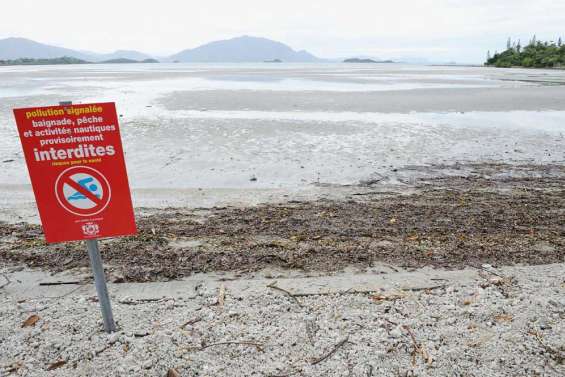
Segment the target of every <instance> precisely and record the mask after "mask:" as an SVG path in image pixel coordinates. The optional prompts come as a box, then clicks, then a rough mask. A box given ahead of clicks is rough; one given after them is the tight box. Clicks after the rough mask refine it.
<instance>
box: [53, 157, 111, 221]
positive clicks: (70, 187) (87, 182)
mask: <svg viewBox="0 0 565 377" xmlns="http://www.w3.org/2000/svg"><path fill="white" fill-rule="evenodd" d="M55 196H56V197H57V201H58V202H59V204H60V205H61V206H62V207H63V208H64V209H65V210H67V211H68V212H70V213H72V214H75V215H79V216H92V215H96V214H98V213H100V212H102V211H103V210H104V209H105V208H106V207H107V206H108V204H109V203H110V200H111V197H112V190H111V188H110V183H109V182H108V180H107V179H106V177H105V176H104V175H103V174H102V173H100V172H99V171H97V170H95V169H93V168H90V167H87V166H75V167H72V168H69V169H67V170H65V171H63V172H62V173H61V174H60V175H59V177H58V178H57V180H56V181H55Z"/></svg>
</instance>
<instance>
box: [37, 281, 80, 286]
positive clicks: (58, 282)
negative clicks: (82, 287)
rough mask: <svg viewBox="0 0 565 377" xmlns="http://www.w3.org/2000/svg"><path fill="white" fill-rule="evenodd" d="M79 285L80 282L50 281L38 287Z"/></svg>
mask: <svg viewBox="0 0 565 377" xmlns="http://www.w3.org/2000/svg"><path fill="white" fill-rule="evenodd" d="M75 284H80V281H52V282H49V281H48V282H43V283H39V285H40V286H51V285H75Z"/></svg>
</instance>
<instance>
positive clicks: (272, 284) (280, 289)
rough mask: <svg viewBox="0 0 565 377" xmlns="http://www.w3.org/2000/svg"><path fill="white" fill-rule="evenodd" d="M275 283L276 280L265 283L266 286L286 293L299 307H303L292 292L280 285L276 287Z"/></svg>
mask: <svg viewBox="0 0 565 377" xmlns="http://www.w3.org/2000/svg"><path fill="white" fill-rule="evenodd" d="M276 283H277V282H276V281H275V282H273V283H271V284H269V285H267V287H268V288H271V289H274V290H277V291H280V292H282V293H284V294H286V295H287V296H288V297H290V298H292V299H293V300H294V302H296V304H297V305H298V306H300V307H301V308H302V307H303V306H302V304H301V303H300V301H298V299H297V298H296V296H295V295H294V294H293V293H291V292H289V291H287V290H286V289H282V288H281V287H277V286H276Z"/></svg>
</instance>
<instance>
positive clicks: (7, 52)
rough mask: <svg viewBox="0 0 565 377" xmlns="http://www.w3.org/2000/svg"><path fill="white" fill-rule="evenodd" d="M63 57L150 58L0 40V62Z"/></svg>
mask: <svg viewBox="0 0 565 377" xmlns="http://www.w3.org/2000/svg"><path fill="white" fill-rule="evenodd" d="M64 56H67V57H73V58H76V59H81V60H86V61H91V62H99V61H104V60H113V59H131V60H139V61H142V60H146V59H151V58H152V57H151V56H150V55H147V54H144V53H141V52H138V51H129V50H118V51H116V52H112V53H111V54H97V53H95V52H90V51H77V50H71V49H68V48H63V47H57V46H51V45H47V44H43V43H39V42H35V41H32V40H30V39H25V38H6V39H0V60H15V59H20V58H30V59H54V58H61V57H64Z"/></svg>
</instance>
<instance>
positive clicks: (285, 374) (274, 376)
mask: <svg viewBox="0 0 565 377" xmlns="http://www.w3.org/2000/svg"><path fill="white" fill-rule="evenodd" d="M298 373H302V369H297V370H295V371H292V372H283V373H282V374H269V375H268V377H290V376H294V375H295V374H298Z"/></svg>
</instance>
